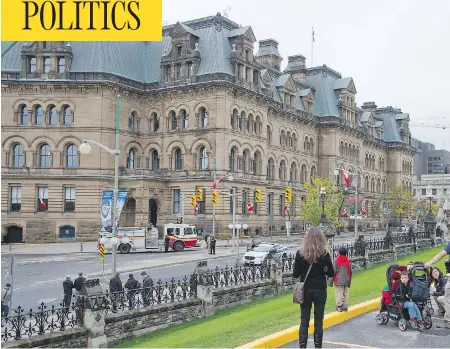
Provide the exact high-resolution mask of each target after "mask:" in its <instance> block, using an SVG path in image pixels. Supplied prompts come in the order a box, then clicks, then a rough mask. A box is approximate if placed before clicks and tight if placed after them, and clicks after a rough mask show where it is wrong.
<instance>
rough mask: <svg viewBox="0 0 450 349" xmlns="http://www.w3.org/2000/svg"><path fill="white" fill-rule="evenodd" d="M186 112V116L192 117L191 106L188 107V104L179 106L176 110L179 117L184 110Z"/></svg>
mask: <svg viewBox="0 0 450 349" xmlns="http://www.w3.org/2000/svg"><path fill="white" fill-rule="evenodd" d="M183 109H184V110H186V114H187V115H189V116H190V115H191V108H189V106H188V105H187V104H182V105H181V106H179V107H178V108H177V110H176V113H177V116H178V115H181V111H182V110H183Z"/></svg>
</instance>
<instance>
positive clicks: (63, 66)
mask: <svg viewBox="0 0 450 349" xmlns="http://www.w3.org/2000/svg"><path fill="white" fill-rule="evenodd" d="M65 71H66V59H65V58H64V57H59V58H58V73H60V74H61V73H64V72H65Z"/></svg>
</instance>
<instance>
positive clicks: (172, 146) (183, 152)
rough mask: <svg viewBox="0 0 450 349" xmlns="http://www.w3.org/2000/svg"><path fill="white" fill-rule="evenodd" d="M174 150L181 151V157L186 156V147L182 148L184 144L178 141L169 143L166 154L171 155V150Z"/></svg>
mask: <svg viewBox="0 0 450 349" xmlns="http://www.w3.org/2000/svg"><path fill="white" fill-rule="evenodd" d="M175 148H180V150H181V155H186V147H185V146H184V144H183V143H182V142H180V141H172V142H170V143H169V145H168V146H167V148H166V153H167V154H172V153H173V150H174V149H175Z"/></svg>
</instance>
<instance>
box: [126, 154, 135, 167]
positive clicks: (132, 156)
mask: <svg viewBox="0 0 450 349" xmlns="http://www.w3.org/2000/svg"><path fill="white" fill-rule="evenodd" d="M135 159H136V152H135V151H134V149H130V151H129V152H128V164H127V168H128V169H129V170H134V165H135V163H134V161H135Z"/></svg>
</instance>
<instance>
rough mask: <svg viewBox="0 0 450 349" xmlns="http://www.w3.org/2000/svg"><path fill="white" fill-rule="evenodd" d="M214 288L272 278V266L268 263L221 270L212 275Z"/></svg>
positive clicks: (217, 269) (216, 270)
mask: <svg viewBox="0 0 450 349" xmlns="http://www.w3.org/2000/svg"><path fill="white" fill-rule="evenodd" d="M211 276H212V284H213V287H214V288H221V287H228V286H236V285H240V284H246V283H252V282H258V281H262V280H266V279H268V278H269V277H270V266H269V265H268V264H267V263H262V264H261V265H250V266H241V265H237V266H235V267H228V266H226V267H225V268H219V267H216V269H214V270H213V271H212V273H211Z"/></svg>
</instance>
